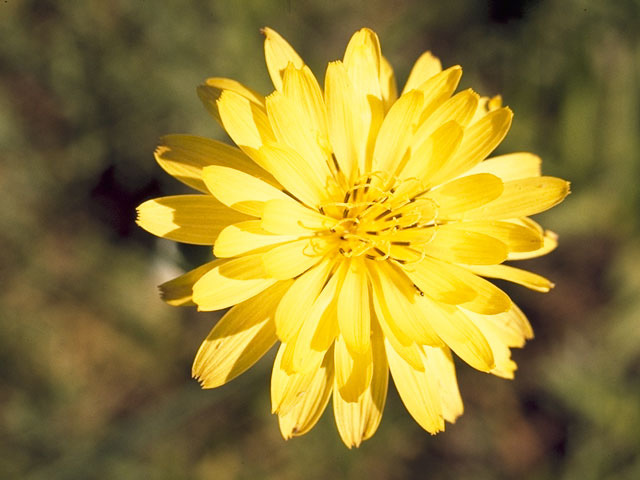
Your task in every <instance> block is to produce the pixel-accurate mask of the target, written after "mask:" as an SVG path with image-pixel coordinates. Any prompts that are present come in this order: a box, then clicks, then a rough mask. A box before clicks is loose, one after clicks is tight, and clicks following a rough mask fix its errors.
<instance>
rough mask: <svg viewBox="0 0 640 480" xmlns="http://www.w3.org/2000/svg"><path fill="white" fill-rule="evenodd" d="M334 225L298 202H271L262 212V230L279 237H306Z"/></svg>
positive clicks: (332, 221)
mask: <svg viewBox="0 0 640 480" xmlns="http://www.w3.org/2000/svg"><path fill="white" fill-rule="evenodd" d="M335 224H336V220H335V219H333V218H330V217H327V216H325V215H322V214H321V213H319V212H317V211H315V210H312V209H310V208H307V207H305V206H304V205H301V204H299V203H298V202H291V201H283V200H271V201H269V202H267V203H266V204H265V205H264V210H263V212H262V228H264V229H265V230H266V231H268V232H271V233H276V234H280V235H296V234H297V235H305V234H307V235H308V234H310V233H313V232H321V231H325V230H329V229H331V228H332V227H333V226H334V225H335Z"/></svg>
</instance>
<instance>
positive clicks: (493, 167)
mask: <svg viewBox="0 0 640 480" xmlns="http://www.w3.org/2000/svg"><path fill="white" fill-rule="evenodd" d="M541 164H542V160H541V159H540V157H539V156H537V155H534V154H533V153H527V152H520V153H510V154H507V155H500V156H499V157H493V158H488V159H486V160H485V161H484V162H480V163H479V164H477V165H476V166H475V167H473V168H472V169H471V170H469V171H468V172H467V173H465V175H473V174H475V173H491V174H492V175H495V176H497V177H500V178H501V179H502V181H503V182H508V181H511V180H520V179H522V178H529V177H539V176H540V175H541V170H540V165H541Z"/></svg>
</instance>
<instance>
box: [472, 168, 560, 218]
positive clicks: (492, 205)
mask: <svg viewBox="0 0 640 480" xmlns="http://www.w3.org/2000/svg"><path fill="white" fill-rule="evenodd" d="M568 194H569V182H567V181H565V180H562V179H561V178H556V177H535V178H524V179H521V180H512V181H510V182H506V183H505V184H504V191H503V192H502V195H500V196H499V197H498V198H496V199H495V200H492V201H491V202H489V203H486V204H485V205H483V206H481V207H478V208H474V209H473V210H469V211H467V212H465V213H464V218H467V219H476V218H478V219H485V220H499V219H503V218H516V217H528V216H529V215H534V214H536V213H540V212H543V211H545V210H548V209H549V208H551V207H553V206H554V205H557V204H558V203H560V202H561V201H562V200H564V198H565V197H566V196H567V195H568Z"/></svg>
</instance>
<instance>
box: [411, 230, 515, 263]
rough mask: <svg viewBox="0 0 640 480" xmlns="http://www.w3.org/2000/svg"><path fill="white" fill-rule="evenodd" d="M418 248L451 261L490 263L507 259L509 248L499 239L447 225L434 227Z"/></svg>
mask: <svg viewBox="0 0 640 480" xmlns="http://www.w3.org/2000/svg"><path fill="white" fill-rule="evenodd" d="M420 249H421V250H422V251H423V252H425V253H426V254H427V255H430V256H432V257H436V258H439V259H440V260H444V261H447V262H452V263H465V264H471V265H492V264H496V263H501V262H503V261H505V260H506V259H507V254H508V253H509V250H508V249H507V246H506V245H505V244H504V243H502V242H501V241H500V240H498V239H496V238H494V237H490V236H489V235H485V234H483V233H477V232H474V231H471V230H466V229H464V228H455V227H454V228H450V227H449V225H441V226H439V227H435V235H434V236H433V238H432V239H431V241H429V243H427V244H426V245H424V246H422V247H420Z"/></svg>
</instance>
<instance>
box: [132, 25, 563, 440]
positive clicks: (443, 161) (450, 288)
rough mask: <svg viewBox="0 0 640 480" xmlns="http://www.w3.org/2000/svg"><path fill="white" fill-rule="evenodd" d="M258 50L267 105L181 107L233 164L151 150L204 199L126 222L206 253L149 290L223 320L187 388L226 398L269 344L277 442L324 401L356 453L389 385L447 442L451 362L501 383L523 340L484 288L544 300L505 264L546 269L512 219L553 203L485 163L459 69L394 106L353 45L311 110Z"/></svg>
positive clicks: (454, 398) (531, 176) (142, 210)
mask: <svg viewBox="0 0 640 480" xmlns="http://www.w3.org/2000/svg"><path fill="white" fill-rule="evenodd" d="M263 33H264V34H265V37H266V39H265V57H266V63H267V68H268V70H269V74H270V76H271V79H272V81H273V84H274V86H275V91H274V92H273V93H271V94H270V95H268V96H267V97H266V98H265V97H263V96H262V95H260V94H259V93H257V92H255V91H253V90H251V89H249V88H248V87H245V86H244V85H242V84H240V83H238V82H236V81H234V80H230V79H226V78H210V79H208V80H207V81H206V83H205V84H204V85H202V86H200V87H199V89H198V93H199V95H200V98H201V99H202V101H203V102H204V104H205V106H206V108H207V109H208V110H209V111H210V112H211V114H212V115H213V116H214V117H215V118H216V119H217V120H218V122H219V123H220V124H221V125H222V127H223V128H224V129H225V130H226V132H227V133H228V134H229V135H230V137H231V138H232V139H233V141H234V142H235V143H236V145H237V146H238V147H239V148H235V147H231V146H228V145H225V144H223V143H220V142H217V141H214V140H209V139H206V138H200V137H194V136H188V135H169V136H166V137H164V138H163V139H162V143H161V145H160V146H159V147H158V149H157V150H156V159H157V161H158V163H159V164H160V166H161V167H162V168H164V169H165V170H166V171H167V172H168V173H170V174H171V175H173V176H174V177H176V178H177V179H178V180H180V181H182V182H184V183H186V184H187V185H189V186H190V187H193V188H194V189H196V190H199V191H200V192H202V194H198V195H180V196H172V197H163V198H157V199H154V200H150V201H147V202H145V203H143V204H142V205H140V207H139V208H138V224H139V225H140V226H141V227H142V228H144V229H146V230H148V231H149V232H151V233H153V234H155V235H158V236H160V237H164V238H168V239H172V240H176V241H179V242H186V243H192V244H197V245H213V246H214V247H213V253H214V255H215V256H216V257H217V259H216V260H214V261H212V262H210V263H207V264H204V265H202V266H200V267H198V268H196V269H195V270H192V271H190V272H188V273H186V274H184V275H182V276H180V277H178V278H176V279H174V280H171V281H169V282H167V283H165V284H163V285H161V291H162V294H163V297H164V299H165V300H166V301H167V302H168V303H169V304H171V305H194V304H195V305H197V306H198V309H199V310H201V311H212V310H221V309H225V308H228V307H232V308H231V309H230V310H229V311H228V312H227V313H226V314H225V315H224V316H223V317H222V319H221V320H220V321H219V322H218V323H217V324H216V325H215V327H214V328H213V330H211V333H210V334H209V336H208V337H207V339H206V340H205V341H204V343H203V344H202V346H201V347H200V350H199V351H198V354H197V356H196V359H195V362H194V365H193V375H194V377H196V378H197V379H198V380H199V381H200V382H201V384H202V386H203V387H204V388H213V387H217V386H220V385H223V384H224V383H226V382H228V381H229V380H231V379H233V378H234V377H236V376H237V375H239V374H241V373H243V372H244V371H245V370H247V369H248V368H249V367H251V366H252V365H253V364H254V363H255V362H256V361H257V360H258V359H259V358H260V357H262V356H263V355H264V354H265V353H266V352H267V351H268V350H269V349H270V348H271V347H272V346H273V345H274V344H275V343H276V342H278V341H279V342H280V347H279V349H278V353H277V356H276V359H275V364H274V366H273V373H272V378H271V399H272V408H273V412H274V413H277V415H278V419H279V424H280V429H281V432H282V435H283V436H284V437H285V438H290V437H292V436H296V435H302V434H304V433H306V432H307V431H309V430H310V429H311V428H312V427H313V426H314V424H315V423H316V422H317V420H318V419H319V417H320V416H321V414H322V412H323V410H324V409H325V407H326V405H327V403H328V402H329V399H330V397H331V398H332V399H333V411H334V415H335V419H336V423H337V427H338V431H339V433H340V436H341V437H342V440H343V441H344V443H345V444H346V445H347V446H348V447H351V446H358V445H360V443H361V442H362V441H363V440H366V439H367V438H369V437H371V436H372V435H373V434H374V432H375V431H376V429H377V427H378V425H379V423H380V419H381V417H382V411H383V408H384V404H385V398H386V394H387V384H388V376H389V371H390V372H391V376H392V377H393V380H394V383H395V385H396V388H397V390H398V392H399V394H400V397H401V398H402V401H403V402H404V404H405V406H406V408H407V410H408V411H409V413H410V414H411V415H412V416H413V418H414V419H415V420H416V421H417V422H418V423H419V424H420V425H421V426H422V427H423V428H424V429H425V430H427V431H428V432H430V433H437V432H439V431H441V430H444V421H445V420H446V421H449V422H453V421H455V419H456V418H457V417H458V416H459V415H461V414H462V409H463V407H462V400H461V398H460V393H459V391H458V385H457V380H456V375H455V369H454V364H453V360H452V354H451V350H452V351H453V352H454V353H455V354H456V355H458V356H459V357H460V358H461V359H462V360H464V361H465V362H467V363H468V364H469V365H471V366H472V367H474V368H476V369H478V370H480V371H483V372H489V373H492V374H495V375H499V376H501V377H506V378H512V377H513V373H514V370H515V369H516V365H515V363H514V362H513V361H512V360H511V358H510V350H509V349H510V347H521V346H522V345H523V344H524V342H525V340H526V339H528V338H531V337H532V335H533V333H532V330H531V327H530V325H529V323H528V321H527V319H526V317H525V316H524V315H523V314H522V312H521V311H520V310H519V309H518V307H517V306H516V305H514V304H513V303H512V301H511V300H510V298H509V297H508V296H507V295H506V294H505V293H504V292H503V291H502V290H500V289H498V288H497V287H495V286H494V285H493V284H492V283H491V282H489V281H487V280H485V279H484V278H483V277H488V278H499V279H504V280H509V281H511V282H515V283H518V284H521V285H524V286H526V287H529V288H532V289H534V290H538V291H541V292H546V291H548V290H549V289H550V288H551V287H552V286H553V285H552V283H551V282H550V281H549V280H547V279H545V278H543V277H541V276H539V275H536V274H534V273H530V272H527V271H524V270H521V269H518V268H515V267H512V266H507V265H504V264H503V262H504V261H506V260H520V259H526V258H532V257H537V256H540V255H544V254H546V253H548V252H549V251H551V250H553V248H554V247H555V245H556V240H555V235H554V234H553V233H552V232H549V231H546V232H545V231H544V230H543V229H542V228H541V227H540V226H539V225H538V224H537V223H535V222H534V221H533V220H531V219H530V218H528V217H529V216H530V215H533V214H536V213H539V212H541V211H543V210H547V209H549V208H551V207H552V206H554V205H556V204H557V203H559V202H561V201H562V200H563V199H564V198H565V196H566V195H567V194H568V193H569V184H568V183H567V182H566V181H564V180H561V179H558V178H554V177H545V176H541V173H540V159H539V158H538V157H537V156H535V155H533V154H530V153H513V154H509V155H502V156H498V157H494V158H489V159H486V157H487V156H488V155H489V154H490V153H491V152H492V151H493V150H494V149H495V148H496V147H497V145H498V144H499V143H500V142H501V141H502V139H503V138H504V137H505V135H506V133H507V131H508V130H509V127H510V125H511V118H512V113H511V110H509V108H507V107H502V106H501V100H500V98H499V97H495V98H493V99H491V100H489V99H487V98H482V97H479V96H478V95H477V94H476V93H475V92H474V91H473V90H464V91H462V92H459V93H457V94H455V95H454V94H453V93H454V91H455V90H456V87H457V85H458V82H459V80H460V77H461V75H462V70H461V68H460V67H459V66H454V67H451V68H448V69H446V70H442V67H441V64H440V61H439V60H438V59H437V58H436V57H434V56H433V55H431V53H429V52H427V53H425V54H423V55H422V56H421V57H420V58H419V59H418V60H417V62H416V64H415V66H414V67H413V69H412V71H411V74H410V76H409V79H408V80H407V83H406V85H405V87H404V89H403V91H402V93H401V94H400V96H398V94H397V90H396V85H395V78H394V74H393V70H392V68H391V66H390V65H389V63H388V61H387V60H386V59H385V58H384V57H383V56H382V55H381V53H380V45H379V42H378V37H377V36H376V34H375V33H374V32H372V31H371V30H368V29H362V30H360V31H358V32H356V33H355V34H354V35H353V37H352V38H351V41H350V42H349V44H348V46H347V49H346V51H345V54H344V58H343V60H342V61H335V62H331V63H329V65H328V67H327V70H326V74H325V79H324V90H322V89H321V87H320V85H319V84H318V81H317V80H316V78H315V77H314V75H313V73H312V72H311V70H310V69H309V67H307V66H306V65H305V63H304V62H303V61H302V59H301V58H300V56H299V55H298V54H297V53H296V52H295V50H294V49H293V48H292V47H291V46H290V45H289V44H288V43H287V42H286V41H285V40H284V39H283V38H282V37H281V36H280V35H278V34H277V33H276V32H274V31H273V30H271V29H268V28H265V29H264V31H263Z"/></svg>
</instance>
